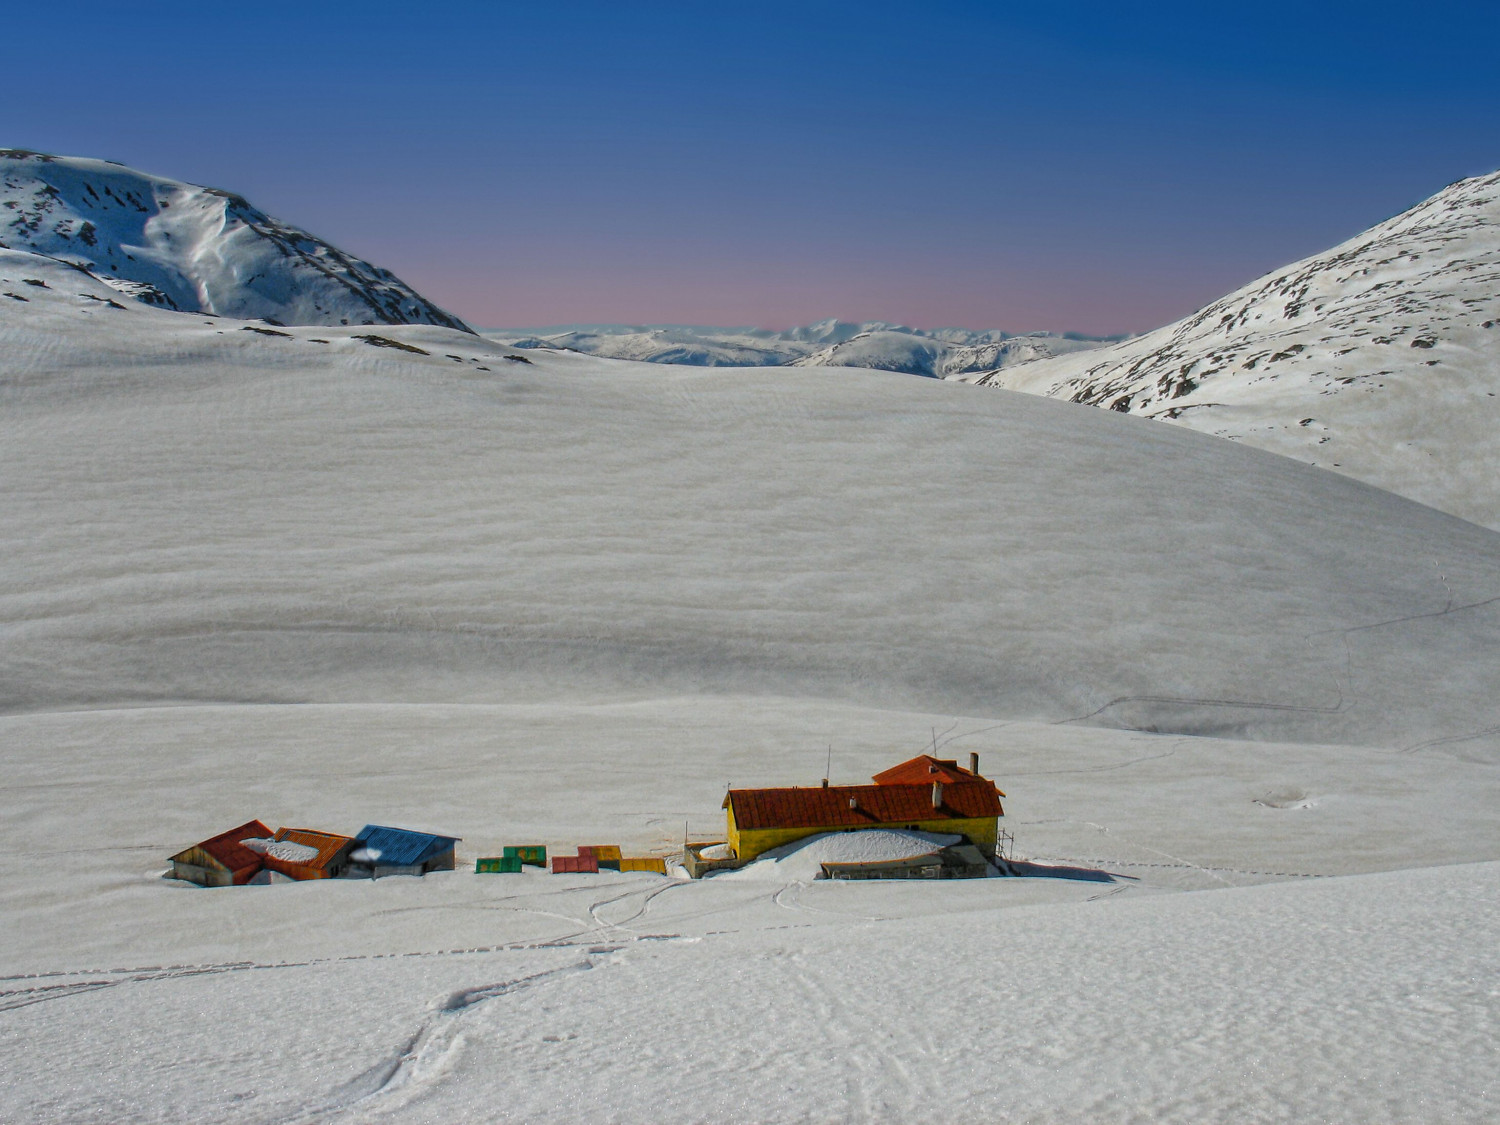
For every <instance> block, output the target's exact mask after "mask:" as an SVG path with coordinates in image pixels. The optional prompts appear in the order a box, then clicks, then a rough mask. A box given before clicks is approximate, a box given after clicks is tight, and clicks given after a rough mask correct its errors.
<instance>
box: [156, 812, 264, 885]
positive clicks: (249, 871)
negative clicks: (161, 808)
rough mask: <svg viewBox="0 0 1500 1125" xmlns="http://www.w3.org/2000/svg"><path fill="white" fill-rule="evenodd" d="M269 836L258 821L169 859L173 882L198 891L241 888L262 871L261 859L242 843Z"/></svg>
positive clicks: (223, 833) (224, 833) (247, 822)
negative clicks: (192, 885)
mask: <svg viewBox="0 0 1500 1125" xmlns="http://www.w3.org/2000/svg"><path fill="white" fill-rule="evenodd" d="M270 835H271V830H270V829H269V828H267V827H266V826H265V825H264V824H262V823H261V822H260V821H258V820H250V821H246V822H245V823H244V824H242V825H240V826H239V827H238V828H231V829H230V830H229V831H228V832H221V833H219V834H218V835H217V836H212V837H210V838H209V839H207V840H204V841H203V842H202V843H201V844H194V845H193V846H192V847H190V848H187V849H185V850H183V851H180V852H178V853H177V854H176V855H174V856H172V857H171V859H170V860H169V861H168V862H170V863H171V864H172V878H174V879H185V880H187V881H188V882H189V883H197V884H198V885H199V886H201V887H240V886H244V885H245V884H246V883H248V882H249V881H250V880H251V878H252V877H253V876H254V875H255V873H256V872H257V871H259V870H260V869H261V856H260V855H259V854H258V853H257V852H254V851H251V850H250V849H249V848H247V847H245V845H244V841H245V840H256V839H266V838H267V837H269V836H270Z"/></svg>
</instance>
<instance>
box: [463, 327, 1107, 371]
mask: <svg viewBox="0 0 1500 1125" xmlns="http://www.w3.org/2000/svg"><path fill="white" fill-rule="evenodd" d="M486 335H487V336H489V337H490V338H491V339H493V340H496V341H499V342H501V343H505V344H509V345H511V346H513V347H522V348H565V349H568V350H570V351H577V352H583V353H585V354H587V355H596V356H601V357H604V358H608V359H629V360H637V361H639V362H643V363H676V364H686V365H689V366H696V367H777V366H792V367H864V368H868V369H870V370H874V371H899V372H903V373H905V374H908V375H924V376H927V377H928V378H934V377H940V376H945V375H952V374H959V373H963V372H969V371H984V370H993V369H996V368H1000V367H1006V366H1009V365H1010V364H1013V363H1025V362H1028V361H1030V360H1033V359H1038V358H1042V357H1046V356H1054V355H1064V354H1068V353H1070V352H1074V351H1080V350H1084V349H1088V348H1097V347H1101V346H1102V345H1104V344H1106V343H1112V342H1114V341H1115V340H1116V339H1118V337H1096V336H1081V335H1078V334H1076V333H1068V334H1066V335H1056V334H1054V333H1050V332H1029V333H1023V334H1019V335H1013V334H1012V333H1009V332H1002V331H999V330H988V331H970V330H968V329H964V328H937V329H932V330H926V329H921V328H910V327H907V326H905V325H899V324H887V323H886V322H884V321H868V322H865V323H863V324H855V323H851V322H850V321H844V320H832V319H830V320H821V321H818V322H817V323H816V324H809V325H804V326H801V327H798V328H789V329H786V330H784V331H781V332H772V331H769V330H766V329H761V328H710V327H693V326H686V325H646V326H627V325H580V326H574V327H570V328H565V329H558V330H542V331H540V332H531V331H511V330H506V329H495V330H492V331H489V332H487V333H486Z"/></svg>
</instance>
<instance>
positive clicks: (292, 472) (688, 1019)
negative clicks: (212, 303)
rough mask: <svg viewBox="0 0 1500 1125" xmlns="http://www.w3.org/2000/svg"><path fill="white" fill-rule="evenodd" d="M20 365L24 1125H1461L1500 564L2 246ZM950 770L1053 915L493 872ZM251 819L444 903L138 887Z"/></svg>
mask: <svg viewBox="0 0 1500 1125" xmlns="http://www.w3.org/2000/svg"><path fill="white" fill-rule="evenodd" d="M0 355H3V357H4V362H3V363H0V479H3V480H4V481H5V487H4V488H3V489H0V534H3V536H4V550H3V551H0V705H3V708H4V713H3V714H0V779H3V780H0V966H3V967H0V1055H3V1057H4V1058H5V1060H6V1063H5V1078H6V1080H5V1081H4V1082H3V1083H0V1119H3V1120H7V1121H8V1120H12V1119H14V1120H18V1121H20V1120H25V1121H61V1122H68V1123H70V1125H72V1123H74V1122H109V1123H111V1125H113V1123H117V1122H160V1121H183V1122H200V1121H223V1122H241V1123H244V1125H265V1123H270V1122H306V1123H312V1122H325V1121H328V1122H333V1121H338V1122H353V1121H413V1122H416V1121H433V1120H441V1121H470V1120H482V1121H491V1120H493V1121H526V1122H536V1121H574V1120H579V1119H589V1120H613V1121H620V1122H679V1121H681V1122H690V1121H705V1120H706V1121H718V1120H735V1121H742V1120H743V1121H805V1120H850V1119H854V1120H868V1121H891V1122H901V1121H909V1120H913V1119H916V1118H920V1117H924V1116H926V1117H931V1116H933V1108H932V1107H934V1106H940V1107H941V1110H940V1111H939V1116H944V1115H946V1117H954V1118H959V1119H968V1118H974V1119H984V1120H1012V1121H1056V1122H1070V1121H1090V1122H1093V1121H1119V1122H1127V1121H1137V1120H1150V1121H1180V1122H1200V1121H1214V1120H1282V1119H1284V1120H1317V1119H1351V1120H1361V1121H1366V1120H1370V1121H1382V1120H1386V1121H1399V1120H1411V1119H1419V1118H1424V1117H1426V1118H1437V1119H1442V1120H1453V1121H1475V1122H1480V1121H1486V1120H1488V1119H1490V1118H1492V1117H1493V1097H1492V1089H1493V1080H1492V1078H1491V1077H1490V1075H1491V1074H1492V1073H1493V1072H1494V1070H1495V1065H1494V1063H1495V1057H1494V1056H1495V1048H1494V1043H1493V1038H1494V1037H1493V1028H1494V1026H1495V1024H1496V1022H1497V1019H1500V997H1497V996H1496V990H1495V989H1494V987H1493V985H1492V983H1491V982H1492V981H1493V979H1494V977H1495V974H1496V972H1497V964H1496V960H1497V955H1496V950H1497V949H1500V918H1497V912H1496V908H1495V903H1496V901H1497V893H1500V892H1497V887H1500V871H1497V869H1496V866H1495V865H1494V864H1493V863H1489V864H1482V863H1478V862H1477V861H1486V860H1490V861H1493V860H1496V859H1497V858H1500V733H1497V728H1496V721H1495V718H1494V709H1493V700H1494V698H1495V697H1496V694H1497V689H1500V670H1497V668H1496V665H1495V661H1494V659H1493V654H1494V652H1495V651H1496V646H1497V644H1500V535H1497V534H1496V533H1494V532H1490V531H1486V530H1485V529H1483V528H1480V527H1476V526H1474V525H1473V524H1470V523H1466V522H1464V521H1462V520H1459V519H1456V518H1453V517H1451V516H1446V515H1444V514H1442V513H1440V512H1436V511H1434V510H1432V509H1430V508H1426V507H1423V506H1421V505H1418V504H1413V503H1411V502H1409V501H1406V500H1403V499H1401V498H1399V497H1396V496H1393V495H1391V494H1389V493H1386V492H1382V491H1380V490H1377V489H1374V488H1371V487H1369V486H1366V485H1364V484H1362V483H1360V482H1357V481H1353V480H1349V479H1347V478H1343V477H1340V476H1337V475H1334V474H1330V473H1325V472H1322V471H1321V470H1319V469H1313V468H1308V467H1306V466H1303V465H1299V464H1297V463H1295V462H1293V461H1290V460H1287V459H1285V458H1279V457H1273V456H1270V455H1268V454H1265V453H1263V452H1261V451H1258V450H1254V449H1247V448H1243V447H1238V446H1235V445H1233V444H1231V443H1228V442H1222V441H1216V440H1214V439H1211V438H1208V437H1205V436H1203V435H1199V434H1194V433H1191V432H1187V431H1184V430H1181V429H1174V428H1172V427H1168V426H1159V425H1156V424H1154V423H1151V422H1148V421H1145V420H1143V419H1138V418H1130V417H1123V416H1120V415H1118V414H1114V413H1110V412H1105V411H1097V410H1081V409H1078V408H1077V407H1073V406H1068V405H1065V404H1062V403H1055V402H1048V401H1045V400H1042V399H1038V398H1035V397H1029V396H1025V395H1013V394H1007V393H1004V392H997V391H988V390H980V389H976V388H973V387H968V386H964V385H961V384H955V383H943V382H933V381H929V380H921V379H913V378H910V377H907V376H893V375H886V374H879V373H875V372H863V371H858V370H853V369H845V370H841V371H836V372H830V371H827V370H820V369H813V368H809V369H802V370H797V371H790V370H766V369H756V370H747V369H730V370H717V371H715V370H705V369H701V368H686V367H675V368H662V367H651V366H646V365H636V364H628V363H621V362H616V361H609V360H601V359H596V358H592V357H587V356H581V355H578V354H575V353H568V352H559V351H532V352H527V353H525V354H522V353H519V352H516V351H512V350H510V349H508V348H504V347H500V346H497V345H496V344H494V343H493V342H491V341H487V340H484V339H480V338H479V337H476V336H472V335H466V334H464V333H460V332H457V331H454V330H451V329H447V328H443V327H434V326H401V327H390V328H380V329H373V330H372V329H370V328H356V327H332V328H327V327H324V328H307V327H301V328H295V327H294V328H278V327H273V326H269V325H266V324H264V323H263V322H256V323H252V322H243V321H235V320H230V319H225V318H216V317H206V316H191V315H187V314H183V313H173V312H167V311H163V310H159V309H154V308H151V307H148V306H146V305H143V304H141V303H139V302H135V301H130V300H125V299H123V298H122V296H121V294H120V293H119V292H117V291H116V290H115V289H114V288H113V287H111V286H109V285H107V284H105V283H104V282H102V281H100V280H99V279H97V278H96V277H94V276H93V275H91V274H89V273H86V272H82V271H80V270H77V269H73V268H70V267H69V266H67V265H66V264H64V263H63V262H60V261H57V260H55V259H52V258H46V257H42V256H39V255H37V254H31V253H20V252H14V251H0ZM1028 718H1029V719H1033V720H1040V721H1025V720H1026V719H1028ZM1110 727H1115V728H1134V729H1107V728H1110ZM1209 732H1213V733H1219V734H1239V735H1244V736H1248V737H1249V738H1251V739H1254V740H1255V741H1246V740H1243V739H1241V740H1231V739H1220V738H1209V737H1202V735H1204V734H1205V733H1209ZM1275 739H1283V740H1295V741H1296V742H1297V743H1300V744H1291V743H1290V741H1280V742H1278V741H1273V740H1275ZM929 740H930V742H929ZM1314 741H1321V742H1328V743H1338V744H1336V745H1315V744H1312V743H1313V742H1314ZM830 743H831V744H832V746H831V748H830ZM931 744H936V745H937V747H938V748H939V749H940V750H941V751H942V752H943V753H945V754H948V753H955V754H962V753H964V752H965V751H968V750H975V751H978V752H980V753H981V755H982V759H981V761H982V765H983V767H984V769H985V771H986V773H988V774H990V775H992V776H995V777H996V778H997V779H998V780H999V781H1000V783H1001V785H1002V787H1003V788H1004V789H1005V791H1006V792H1007V794H1008V797H1007V799H1006V810H1007V819H1006V824H1007V827H1008V828H1009V829H1010V830H1011V831H1012V832H1014V834H1015V837H1016V847H1017V849H1018V851H1019V853H1020V857H1021V859H1022V860H1023V861H1024V862H1023V863H1021V864H1018V865H1017V870H1020V871H1022V872H1024V873H1025V876H1024V877H1020V878H1012V879H993V880H972V881H964V882H960V883H954V882H946V881H945V882H941V883H938V882H934V883H932V884H929V885H923V884H913V883H906V884H901V885H882V884H878V883H839V884H832V883H829V882H817V883H809V882H803V881H800V880H797V879H796V878H795V877H791V876H792V873H787V874H788V876H789V878H788V880H787V881H785V882H781V881H777V880H775V879H772V880H771V881H761V880H756V879H745V880H732V879H717V878H716V879H710V880H706V881H700V882H689V881H686V880H683V881H678V880H672V879H666V878H662V877H660V876H655V875H648V874H639V875H637V874H618V873H601V874H598V875H592V876H551V875H545V876H543V875H539V874H523V875H504V876H499V875H477V874H475V873H474V872H473V870H472V866H471V861H472V860H473V859H474V858H475V857H476V856H479V855H487V854H495V853H496V851H497V850H498V848H499V847H501V846H502V845H504V844H507V843H517V842H522V841H524V842H533V841H538V842H543V843H546V844H547V845H548V846H549V847H551V848H553V849H554V850H557V849H560V848H564V847H565V848H568V849H569V850H570V849H571V848H572V847H573V846H576V845H577V844H579V843H585V842H588V843H593V842H599V841H602V840H608V841H612V842H617V843H619V844H621V845H623V846H625V847H626V848H627V849H628V851H630V852H633V853H636V854H658V855H669V854H670V853H671V851H672V848H673V847H674V845H676V844H677V843H678V842H679V841H680V840H681V839H682V833H683V832H684V831H687V832H689V833H690V834H691V835H693V836H697V837H699V838H706V837H707V836H708V835H709V834H710V833H716V832H718V831H722V827H723V823H724V822H723V814H722V812H721V811H720V809H719V802H720V799H721V797H722V794H723V791H724V786H725V783H726V782H731V783H733V784H738V785H786V784H796V783H799V782H801V783H804V784H816V779H817V778H818V777H820V776H822V775H824V773H825V772H826V773H830V774H831V775H832V776H833V778H834V779H835V780H836V781H840V782H843V781H858V780H862V779H864V778H867V777H869V776H870V775H871V774H872V773H873V772H875V771H876V770H877V769H880V768H883V767H885V766H888V765H890V764H892V762H894V761H898V760H900V759H902V758H906V757H908V756H910V755H911V754H913V753H916V752H919V751H921V750H923V749H925V748H926V747H927V746H929V745H931ZM949 746H952V750H949V749H948V748H949ZM830 762H831V769H829V768H828V766H829V764H830ZM252 816H255V817H260V818H262V819H265V820H266V821H267V822H268V823H274V824H277V825H280V824H288V825H309V826H317V827H324V828H328V829H330V830H335V831H337V830H343V831H353V830H356V829H357V828H358V826H360V825H361V824H365V823H370V822H375V823H391V824H402V825H408V826H411V827H414V828H425V829H429V830H433V831H442V832H448V833H451V834H453V835H456V836H461V837H463V840H462V843H461V850H460V862H461V869H460V870H458V871H455V872H450V873H443V874H439V875H433V876H429V877H427V878H422V879H405V878H392V879H382V880H380V881H378V882H353V881H344V880H330V881H319V882H316V883H296V884H291V885H285V886H273V887H255V888H244V889H238V890H224V891H202V890H199V889H196V888H191V887H187V886H185V885H182V884H176V883H173V882H172V881H169V880H164V879H162V878H160V877H159V876H160V874H161V871H162V868H163V866H164V861H165V857H167V856H168V855H170V854H172V853H173V852H175V851H177V850H178V849H180V848H182V847H184V846H186V845H188V844H190V843H191V842H193V841H194V840H198V839H202V838H203V837H204V836H206V835H208V834H210V833H211V832H216V831H220V830H222V829H223V828H225V827H227V826H228V825H231V824H236V823H242V822H243V821H244V820H245V819H247V818H249V817H252ZM1465 863H1466V864H1468V866H1462V867H1449V868H1446V869H1436V868H1437V865H1441V864H1465ZM1420 867H1428V868H1429V869H1428V870H1406V871H1400V870H1392V869H1396V868H1420ZM1372 873H1373V874H1372ZM1275 883H1279V884H1281V885H1279V886H1252V885H1250V884H1275ZM1207 888H1218V889H1217V890H1208V889H1207ZM1268 951H1269V952H1268ZM871 981H877V982H895V983H894V984H891V985H890V986H889V987H887V986H885V985H881V986H880V987H876V988H872V987H871V986H870V982H871ZM892 989H895V990H896V991H897V992H899V994H900V1003H899V1004H896V1005H894V1006H893V1005H892V1002H891V996H892V995H893V992H892ZM955 1012H959V1013H960V1014H961V1017H962V1021H961V1022H962V1023H963V1026H962V1027H958V1026H957V1025H956V1024H955ZM970 1029H976V1030H972V1031H971V1030H970ZM184 1059H190V1060H191V1065H185V1064H184V1061H183V1060H184Z"/></svg>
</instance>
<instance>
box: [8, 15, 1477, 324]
mask: <svg viewBox="0 0 1500 1125" xmlns="http://www.w3.org/2000/svg"><path fill="white" fill-rule="evenodd" d="M1228 9H1229V6H1225V5H1203V4H1196V5H1186V4H1176V3H1132V2H1129V0H1117V2H1115V3H1086V2H1080V3H1055V4H1038V3H1027V4H1020V3H1016V4H1011V3H999V2H996V3H965V2H951V3H944V2H927V3H910V4H895V3H887V2H884V0H867V2H865V3H859V4H854V3H817V2H815V0H804V2H803V3H777V2H760V3H756V4H728V3H709V2H703V0H700V2H697V3H687V2H682V3H628V2H624V0H616V2H614V3H591V2H578V3H568V2H565V0H552V2H547V3H535V4H518V3H504V2H495V3H483V4H480V3H473V4H462V3H454V4H428V5H420V4H411V3H405V4H399V5H398V4H384V3H361V4H343V3H301V4H284V3H262V4H255V5H241V6H238V7H237V8H236V9H235V10H224V11H220V10H217V9H216V8H213V7H209V6H205V5H199V4H191V5H189V4H174V3H169V2H166V3H154V4H152V5H149V6H143V5H125V4H115V3H109V4H104V3H87V2H75V3H72V4H69V5H67V6H55V7H53V8H52V9H51V12H53V13H55V14H48V12H47V10H45V9H41V8H38V9H37V10H36V11H35V12H15V11H11V12H8V13H7V16H6V27H7V31H6V38H7V40H8V42H9V49H8V50H7V52H6V64H5V65H6V71H7V78H8V82H7V86H8V87H9V90H10V95H9V96H8V97H7V98H6V99H4V102H3V104H0V144H4V145H10V146H19V147H29V148H37V149H41V150H44V151H51V152H61V153H68V154H73V155H90V156H103V157H106V158H109V159H114V160H119V161H122V162H124V163H127V164H131V165H134V166H136V167H140V168H144V169H147V170H150V171H153V172H158V173H161V174H164V175H169V176H175V177H178V178H181V179H187V180H192V181H195V182H200V183H208V184H212V185H215V186H219V187H225V188H230V189H232V190H235V191H238V192H240V193H241V194H244V195H246V196H247V197H249V198H250V199H251V200H252V201H253V202H255V203H256V204H258V205H259V206H261V207H262V208H264V209H265V210H267V211H270V212H271V213H273V214H275V215H277V216H278V217H280V218H283V219H286V220H288V221H291V222H295V223H298V224H300V225H302V226H304V227H306V228H307V229H309V230H311V231H313V232H314V233H316V234H319V235H321V236H322V237H325V238H328V239H329V240H331V241H333V242H335V243H337V244H339V245H341V246H343V247H345V248H346V249H349V250H351V251H353V252H355V253H358V254H360V255H362V256H365V257H367V258H370V259H372V260H374V261H376V262H377V263H379V264H381V265H384V266H386V267H388V268H390V269H392V270H394V271H395V272H396V273H398V274H400V275H401V276H402V277H403V278H405V279H406V280H407V281H409V282H411V283H412V284H413V285H416V286H417V287H418V288H419V289H421V290H422V291H423V292H424V293H426V294H428V295H429V296H431V297H432V298H433V299H435V300H437V301H439V302H440V303H442V304H444V305H446V306H447V307H449V308H452V309H453V310H454V311H456V312H458V313H459V314H461V315H463V316H464V317H466V318H467V319H469V320H470V321H471V322H474V323H480V324H489V325H518V326H519V325H539V324H552V323H562V322H569V321H583V322H588V321H624V322H675V323H725V324H752V323H753V324H762V325H766V326H772V327H779V326H785V325H788V324H792V323H799V322H805V321H809V320H813V319H818V318H821V317H823V316H841V317H845V318H849V319H874V318H880V319H887V320H895V321H904V322H906V323H913V324H917V325H920V326H925V327H935V326H939V325H946V324H959V325H964V326H968V327H986V328H987V327H996V328H1006V329H1010V330H1012V331H1021V330H1027V329H1035V328H1050V329H1054V330H1075V331H1091V332H1119V331H1132V330H1142V329H1146V328H1151V327H1154V326H1156V325H1158V324H1161V323H1164V322H1166V321H1169V320H1171V319H1174V318H1175V317H1178V316H1181V315H1183V314H1185V313H1187V312H1190V311H1191V310H1192V309H1194V308H1196V307H1198V306H1200V305H1202V304H1203V303H1205V302H1207V301H1209V300H1212V299H1213V298H1214V297H1217V296H1219V295H1220V294H1222V293H1223V292H1225V291H1227V290H1229V289H1231V288H1233V287H1235V286H1237V285H1239V284H1242V283H1244V282H1246V281H1248V280H1250V279H1251V278H1253V277H1255V276H1256V275H1258V274H1260V273H1262V272H1264V271H1265V270H1268V269H1272V268H1275V267H1276V266H1278V265H1281V264H1283V263H1285V262H1287V261H1290V260H1292V259H1295V258H1297V257H1300V256H1303V255H1305V254H1308V253H1311V252H1314V251H1316V250H1319V249H1322V248H1325V247H1326V246H1329V245H1332V244H1333V243H1335V242H1338V241H1340V240H1342V239H1344V238H1347V237H1349V236H1351V235H1353V234H1355V233H1357V232H1358V231H1360V230H1361V229H1363V228H1364V227H1366V226H1369V225H1370V224H1372V223H1374V222H1377V221H1379V220H1380V219H1383V218H1386V217H1388V216H1389V215H1391V214H1394V213H1396V212H1398V211H1400V210H1402V209H1404V208H1405V207H1407V206H1409V205H1410V204H1412V203H1414V202H1416V201H1418V200H1419V199H1421V198H1423V197H1425V196H1427V195H1429V194H1431V193H1432V192H1433V191H1436V190H1437V189H1438V188H1440V187H1442V186H1443V185H1444V184H1446V183H1448V182H1450V181H1452V180H1454V179H1457V178H1459V177H1462V176H1466V175H1474V174H1477V173H1482V172H1488V171H1493V170H1495V169H1496V168H1497V167H1500V65H1497V62H1500V47H1497V44H1500V5H1494V4H1477V3H1466V4H1456V3H1443V2H1440V0H1439V2H1432V3H1427V4H1423V5H1414V4H1403V5H1394V4H1382V3H1364V4H1342V3H1330V4H1318V3H1308V2H1303V3H1299V4H1286V3H1262V4H1257V5H1253V6H1244V5H1235V6H1233V8H1232V10H1228Z"/></svg>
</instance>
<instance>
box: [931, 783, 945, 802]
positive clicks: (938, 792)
mask: <svg viewBox="0 0 1500 1125" xmlns="http://www.w3.org/2000/svg"><path fill="white" fill-rule="evenodd" d="M932 807H933V808H935V809H940V808H942V807H943V783H942V782H941V781H934V782H933V783H932Z"/></svg>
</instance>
